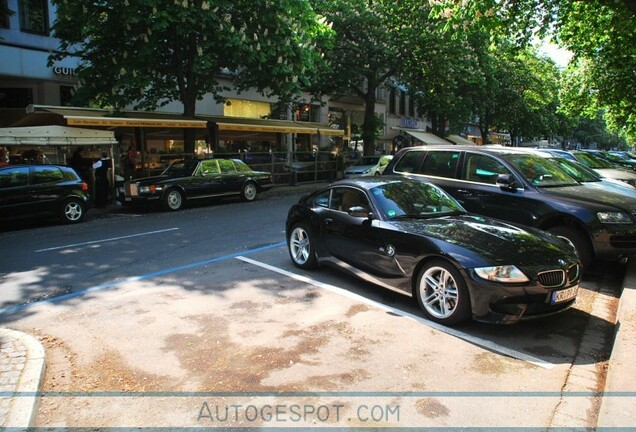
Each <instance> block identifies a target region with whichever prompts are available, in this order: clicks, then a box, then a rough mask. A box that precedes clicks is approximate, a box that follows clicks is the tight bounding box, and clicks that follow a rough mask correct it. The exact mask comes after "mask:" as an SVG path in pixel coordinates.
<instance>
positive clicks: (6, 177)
mask: <svg viewBox="0 0 636 432" xmlns="http://www.w3.org/2000/svg"><path fill="white" fill-rule="evenodd" d="M89 203H90V196H89V194H88V185H87V184H86V183H85V182H83V181H82V180H81V179H80V177H79V176H78V175H77V173H76V172H75V171H73V169H72V168H69V167H67V166H61V165H8V166H2V167H0V219H6V220H9V219H25V218H30V217H35V216H41V215H45V214H53V215H56V216H59V217H60V218H61V219H62V221H64V222H66V223H76V222H80V221H81V220H82V219H83V218H84V215H85V214H86V210H87V209H88V206H89Z"/></svg>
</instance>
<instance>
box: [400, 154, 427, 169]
mask: <svg viewBox="0 0 636 432" xmlns="http://www.w3.org/2000/svg"><path fill="white" fill-rule="evenodd" d="M425 155H426V152H423V151H409V152H406V153H404V155H403V156H402V158H401V159H400V160H399V161H398V163H397V164H396V165H395V167H394V168H393V170H394V171H395V172H401V173H416V172H418V171H419V169H420V166H421V165H422V159H424V156H425Z"/></svg>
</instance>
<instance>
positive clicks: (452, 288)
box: [415, 260, 470, 325]
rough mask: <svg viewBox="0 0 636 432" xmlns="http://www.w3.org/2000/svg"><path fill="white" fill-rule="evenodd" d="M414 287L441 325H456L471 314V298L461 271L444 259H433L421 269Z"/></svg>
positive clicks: (430, 313)
mask: <svg viewBox="0 0 636 432" xmlns="http://www.w3.org/2000/svg"><path fill="white" fill-rule="evenodd" d="M416 283H417V285H416V286H415V290H416V297H417V301H418V303H419V304H420V307H421V308H422V309H423V310H424V313H425V314H426V315H427V316H428V317H429V318H431V319H432V320H433V321H436V322H438V323H441V324H446V325H449V324H457V323H459V322H462V321H465V320H467V319H468V318H469V317H470V298H469V295H468V289H467V288H466V283H465V281H464V279H463V278H462V276H461V274H460V273H459V272H458V271H457V270H456V269H455V268H454V267H452V266H451V265H450V264H449V263H447V262H445V261H441V260H438V261H432V262H431V263H429V264H427V265H426V266H424V267H423V268H422V270H420V272H419V275H418V279H417V282H416Z"/></svg>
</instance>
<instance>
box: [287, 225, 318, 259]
mask: <svg viewBox="0 0 636 432" xmlns="http://www.w3.org/2000/svg"><path fill="white" fill-rule="evenodd" d="M287 245H288V248H289V256H290V258H291V260H292V262H293V263H294V265H295V266H296V267H298V268H301V269H313V268H315V267H316V253H315V251H314V243H313V239H312V237H311V234H309V230H308V229H307V227H306V226H305V225H303V224H298V225H295V226H294V227H293V228H292V230H291V232H290V233H289V238H288V239H287Z"/></svg>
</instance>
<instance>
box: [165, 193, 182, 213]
mask: <svg viewBox="0 0 636 432" xmlns="http://www.w3.org/2000/svg"><path fill="white" fill-rule="evenodd" d="M163 207H164V208H165V209H166V210H170V211H177V210H180V209H181V207H183V194H182V193H181V191H179V190H178V189H170V190H169V191H168V192H166V195H165V196H164V197H163Z"/></svg>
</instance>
